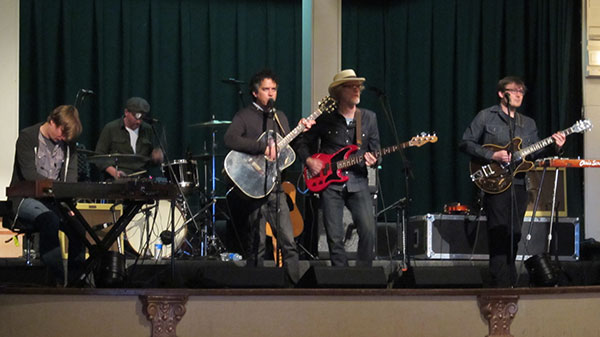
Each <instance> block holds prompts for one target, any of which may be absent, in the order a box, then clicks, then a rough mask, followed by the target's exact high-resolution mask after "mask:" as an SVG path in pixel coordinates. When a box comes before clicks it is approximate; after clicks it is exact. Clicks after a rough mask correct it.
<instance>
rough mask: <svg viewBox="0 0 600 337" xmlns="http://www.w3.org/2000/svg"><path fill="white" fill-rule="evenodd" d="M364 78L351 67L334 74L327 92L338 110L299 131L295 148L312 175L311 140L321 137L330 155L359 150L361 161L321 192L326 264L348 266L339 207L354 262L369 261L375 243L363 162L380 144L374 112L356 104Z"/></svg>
mask: <svg viewBox="0 0 600 337" xmlns="http://www.w3.org/2000/svg"><path fill="white" fill-rule="evenodd" d="M364 81H365V79H364V78H363V77H357V76H356V73H355V72H354V70H352V69H346V70H342V71H340V72H339V73H337V74H336V75H335V76H334V77H333V82H331V84H330V85H329V94H330V95H331V96H332V97H333V98H335V99H336V100H337V103H338V107H337V110H335V111H333V112H332V113H330V114H323V115H321V116H320V117H319V118H317V123H316V124H315V126H313V127H312V128H311V129H310V130H309V131H308V132H306V133H305V134H303V135H302V139H301V141H299V145H298V149H297V152H298V154H299V156H300V157H301V158H302V159H303V160H304V161H305V164H306V167H307V169H308V170H309V171H310V173H311V174H313V175H316V174H318V173H319V172H320V171H321V169H322V168H323V165H324V163H323V162H322V161H321V160H318V159H316V158H312V157H310V155H312V154H313V153H311V151H310V147H311V144H317V142H318V141H319V140H320V148H319V149H318V151H317V152H320V153H326V154H332V153H335V152H336V151H338V150H340V149H342V148H343V147H345V146H347V145H350V144H354V145H357V146H358V147H359V150H358V154H364V159H365V160H364V162H363V163H360V164H357V165H354V166H351V167H349V168H347V169H345V170H344V171H343V174H344V175H346V176H347V177H348V178H349V179H348V180H347V181H346V182H344V183H332V184H331V185H329V186H328V187H327V188H326V189H325V190H323V191H322V192H320V193H321V205H322V209H323V222H324V225H325V231H326V233H327V244H328V246H329V254H330V258H331V264H332V265H333V266H348V257H347V256H346V251H345V249H344V235H345V232H344V223H343V208H344V206H346V207H347V208H348V209H349V210H350V213H352V220H353V221H354V224H355V225H356V228H357V231H358V235H359V241H358V252H357V253H358V256H357V266H371V265H372V262H373V256H374V253H373V248H374V244H375V218H374V214H373V199H372V197H371V193H370V191H369V187H368V178H367V166H373V165H376V164H377V159H376V158H375V156H373V154H372V152H373V151H376V150H378V149H379V131H378V129H377V117H376V115H375V113H374V112H373V111H370V110H367V109H363V108H359V107H358V106H357V105H358V104H359V103H360V94H361V92H362V90H363V89H364V87H363V82H364Z"/></svg>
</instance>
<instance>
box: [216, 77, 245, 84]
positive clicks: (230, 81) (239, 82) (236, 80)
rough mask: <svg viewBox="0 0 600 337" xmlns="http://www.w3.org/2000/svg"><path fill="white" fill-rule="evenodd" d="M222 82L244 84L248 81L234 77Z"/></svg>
mask: <svg viewBox="0 0 600 337" xmlns="http://www.w3.org/2000/svg"><path fill="white" fill-rule="evenodd" d="M221 82H223V83H231V84H244V83H246V82H244V81H240V80H238V79H235V78H233V77H230V78H226V79H222V80H221Z"/></svg>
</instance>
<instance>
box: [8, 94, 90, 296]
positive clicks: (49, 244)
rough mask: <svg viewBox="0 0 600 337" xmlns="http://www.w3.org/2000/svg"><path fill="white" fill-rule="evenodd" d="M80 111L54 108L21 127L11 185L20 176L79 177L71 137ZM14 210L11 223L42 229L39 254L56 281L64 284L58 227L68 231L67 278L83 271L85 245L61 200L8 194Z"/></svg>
mask: <svg viewBox="0 0 600 337" xmlns="http://www.w3.org/2000/svg"><path fill="white" fill-rule="evenodd" d="M81 131H82V126H81V121H80V120H79V112H78V111H77V108H75V107H74V106H72V105H61V106H58V107H57V108H55V109H54V110H53V111H52V112H51V113H50V114H49V116H48V118H47V119H46V121H45V122H42V123H38V124H35V125H32V126H30V127H27V128H25V129H23V130H21V132H20V133H19V137H18V138H17V143H16V151H15V162H14V167H13V175H12V180H11V186H13V185H15V184H18V183H20V182H23V181H35V180H40V179H50V180H54V181H65V182H77V149H76V146H75V139H76V138H77V137H78V136H79V135H80V134H81ZM11 200H12V202H13V211H14V214H15V215H16V216H15V218H14V219H13V223H15V224H21V225H24V226H26V227H27V228H29V229H33V231H38V232H39V233H40V249H39V252H40V256H41V259H42V261H43V262H44V264H45V265H46V266H47V267H48V269H49V270H50V271H51V274H52V276H53V278H54V280H53V281H55V282H56V285H58V286H60V285H63V284H65V282H64V281H65V280H64V276H65V272H64V269H63V263H62V256H61V250H60V244H59V240H58V230H59V229H60V230H62V231H63V232H64V233H65V234H66V235H67V237H69V261H68V268H69V273H68V276H69V279H72V278H74V277H78V276H79V275H81V271H82V267H83V262H84V245H83V243H82V242H81V240H80V239H79V237H78V236H76V233H74V232H73V231H72V230H71V229H70V227H69V226H68V225H67V224H66V222H65V220H64V219H61V212H60V211H59V207H61V206H60V205H58V204H57V202H56V201H55V200H54V199H50V198H41V199H34V198H11Z"/></svg>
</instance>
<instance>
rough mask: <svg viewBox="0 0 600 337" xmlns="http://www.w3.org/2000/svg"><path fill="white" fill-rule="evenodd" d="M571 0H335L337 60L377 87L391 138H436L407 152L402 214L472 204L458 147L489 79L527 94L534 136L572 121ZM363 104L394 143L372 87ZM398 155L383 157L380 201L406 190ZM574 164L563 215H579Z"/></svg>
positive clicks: (575, 73)
mask: <svg viewBox="0 0 600 337" xmlns="http://www.w3.org/2000/svg"><path fill="white" fill-rule="evenodd" d="M580 3H581V2H580V1H571V0H529V1H521V0H486V1H481V0H412V1H381V0H372V1H362V0H344V1H343V9H342V64H343V68H354V69H356V70H357V73H358V74H359V75H360V76H365V77H366V78H367V83H366V85H367V86H375V87H377V88H379V89H381V90H383V91H384V92H385V94H386V96H387V100H388V101H389V105H390V107H391V109H390V110H391V111H392V113H393V119H394V121H395V125H396V127H397V133H398V136H399V137H398V138H399V141H400V142H403V141H407V140H408V139H410V138H411V137H412V136H414V135H416V134H417V133H419V132H422V131H425V132H432V131H435V132H437V135H438V137H439V141H438V142H437V143H435V144H426V145H423V146H422V147H419V148H410V149H408V150H406V156H407V157H408V159H409V162H410V164H411V165H410V166H411V168H412V173H413V175H414V178H413V179H410V184H409V186H410V193H409V194H410V196H411V197H412V199H413V201H414V202H413V203H412V205H411V208H410V212H409V213H410V214H411V215H416V214H424V213H426V212H441V211H442V209H443V206H444V204H447V203H450V202H454V201H458V202H462V203H463V204H470V205H472V207H473V208H475V210H476V209H477V207H476V205H475V200H476V195H477V193H476V188H475V187H474V185H473V184H472V183H471V181H470V179H469V177H468V176H469V174H468V162H469V158H468V156H466V155H464V154H462V153H460V152H459V151H458V143H459V141H460V139H461V136H462V133H463V131H464V130H465V128H466V127H467V125H468V124H469V123H470V121H471V120H472V118H473V117H474V116H475V114H476V113H477V112H478V111H479V110H481V109H483V108H486V107H488V106H490V105H493V104H496V103H497V102H498V97H497V95H496V91H495V88H496V83H497V81H498V80H499V79H500V78H502V77H504V76H506V75H511V74H512V75H518V76H521V77H522V78H523V79H524V80H525V82H526V84H527V86H528V88H529V92H528V94H527V95H526V97H525V104H524V106H523V108H522V109H521V111H522V112H523V113H525V114H526V115H528V116H530V117H533V118H534V119H535V120H536V121H537V124H538V129H539V130H538V131H539V135H540V137H541V138H545V137H548V136H550V135H551V134H552V133H553V132H555V131H557V130H563V129H565V128H567V127H570V126H571V125H572V124H573V123H574V122H575V121H576V120H578V119H580V116H581V106H582V88H581V45H580V37H581V18H580V6H581V4H580ZM362 105H363V106H365V107H368V108H371V109H373V110H375V111H377V113H378V118H379V130H380V133H381V135H382V141H381V143H382V146H389V145H392V144H393V143H395V139H394V136H393V131H392V127H391V123H389V121H388V120H387V119H386V117H385V115H384V113H383V109H382V108H381V106H382V104H381V103H380V102H379V100H378V99H377V96H376V95H375V94H374V93H373V92H371V91H365V92H364V93H363V102H362ZM582 140H583V138H582V136H581V135H573V136H570V137H569V138H568V139H567V145H566V148H565V156H569V157H576V156H579V155H583V153H582V149H583V146H582V144H583V141H582ZM402 167H403V166H402V161H401V158H400V156H399V155H397V154H394V155H389V156H388V157H386V158H384V160H383V165H382V170H381V171H380V180H381V182H382V189H383V197H384V200H385V202H386V204H387V205H389V204H391V203H392V202H394V201H395V200H397V199H399V198H401V197H403V196H405V194H406V192H405V187H404V186H405V184H404V174H403V172H402ZM582 176H583V173H582V171H581V170H577V169H570V170H569V171H568V192H569V193H568V198H569V199H568V201H569V205H568V207H569V215H571V216H580V215H581V214H582V211H583V208H582V206H581V205H582V200H583V197H582Z"/></svg>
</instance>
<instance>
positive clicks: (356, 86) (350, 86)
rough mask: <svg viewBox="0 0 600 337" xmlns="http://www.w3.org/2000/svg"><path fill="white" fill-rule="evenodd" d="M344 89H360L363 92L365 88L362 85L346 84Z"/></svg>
mask: <svg viewBox="0 0 600 337" xmlns="http://www.w3.org/2000/svg"><path fill="white" fill-rule="evenodd" d="M342 87H344V88H351V89H358V90H363V89H364V88H365V87H364V86H363V85H362V84H344V85H342Z"/></svg>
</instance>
